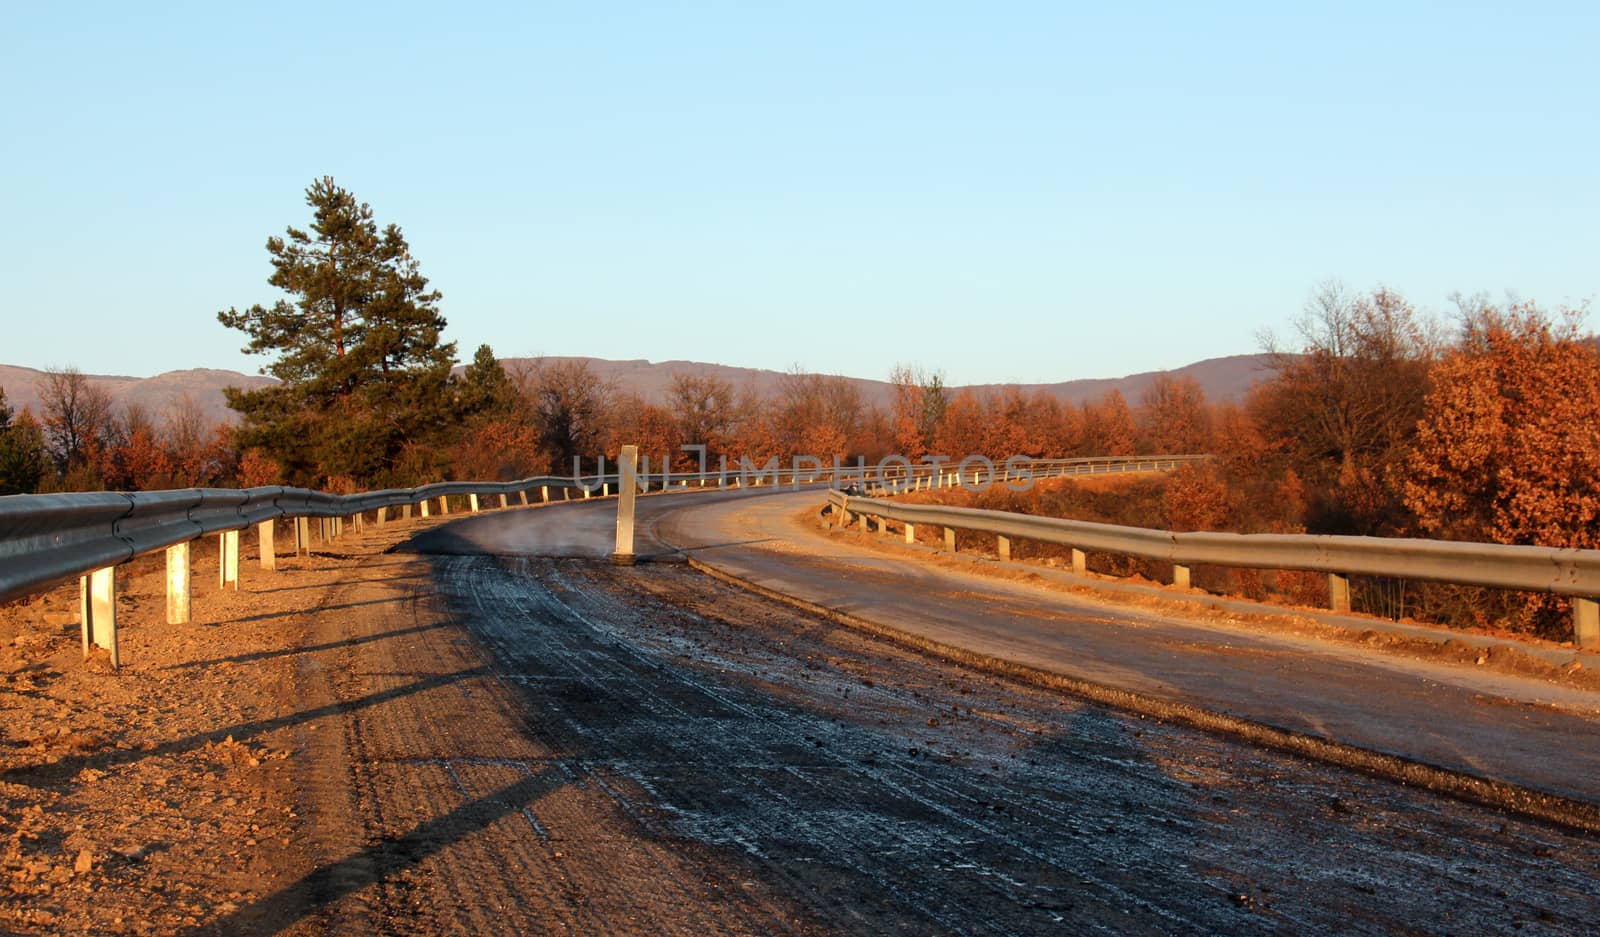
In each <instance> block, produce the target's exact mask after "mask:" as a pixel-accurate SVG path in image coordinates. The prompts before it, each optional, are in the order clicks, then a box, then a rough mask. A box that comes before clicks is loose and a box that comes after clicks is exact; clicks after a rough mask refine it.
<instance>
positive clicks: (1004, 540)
mask: <svg viewBox="0 0 1600 937" xmlns="http://www.w3.org/2000/svg"><path fill="white" fill-rule="evenodd" d="M994 548H995V552H996V553H999V554H1000V562H1002V563H1009V562H1011V538H1010V537H1001V536H996V537H995V538H994Z"/></svg>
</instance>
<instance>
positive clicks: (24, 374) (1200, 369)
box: [0, 355, 1270, 421]
mask: <svg viewBox="0 0 1600 937" xmlns="http://www.w3.org/2000/svg"><path fill="white" fill-rule="evenodd" d="M538 360H543V361H544V362H547V363H549V362H557V361H583V362H587V363H588V365H589V367H590V368H591V369H593V371H594V373H595V376H596V377H597V378H599V379H600V380H603V381H609V382H611V383H613V384H615V385H616V387H617V388H618V389H619V390H621V391H622V392H624V393H628V392H637V393H638V394H639V395H640V396H641V397H644V398H645V399H646V400H651V401H663V400H665V399H666V395H667V388H668V387H669V386H670V385H671V383H672V376H673V375H674V374H677V373H680V372H682V373H693V374H699V375H709V376H714V377H718V378H721V379H723V380H726V381H728V382H730V383H732V384H733V386H734V387H736V388H738V389H740V390H741V391H746V392H753V393H755V394H760V395H769V394H773V393H776V392H777V390H778V389H779V388H780V387H781V386H782V383H783V380H784V378H785V376H786V375H785V374H784V373H783V372H781V371H768V370H763V369H759V368H740V367H734V366H732V365H725V364H708V363H705V362H699V361H644V360H632V361H614V360H610V359H606V358H564V357H556V356H551V357H548V358H544V359H532V358H510V359H507V360H506V362H505V365H506V368H507V370H509V371H511V372H512V373H515V372H516V371H517V370H518V369H525V368H528V367H531V366H533V365H534V364H535V362H536V361H538ZM1161 373H1163V372H1160V371H1146V372H1143V373H1140V374H1130V375H1127V376H1125V377H1116V378H1087V379H1079V380H1073V381H1061V382H1058V383H1054V384H1022V385H1018V386H1020V387H1021V388H1022V390H1023V391H1024V392H1027V393H1032V392H1034V391H1037V390H1043V391H1045V392H1047V393H1050V394H1054V395H1055V396H1056V397H1057V398H1059V399H1061V400H1063V401H1065V402H1067V403H1079V402H1082V401H1085V400H1093V399H1095V398H1098V397H1100V396H1101V395H1103V394H1105V393H1107V392H1108V391H1111V390H1113V389H1115V390H1119V391H1121V392H1122V395H1123V396H1124V397H1126V398H1127V399H1128V402H1129V403H1130V404H1137V403H1138V402H1139V397H1140V395H1141V394H1143V393H1144V391H1145V388H1147V387H1149V386H1150V384H1151V382H1152V381H1154V380H1155V378H1156V376H1157V375H1158V374H1161ZM1171 373H1172V374H1175V375H1181V376H1188V377H1192V378H1194V379H1195V380H1196V381H1198V382H1199V383H1200V386H1201V387H1202V388H1204V389H1205V392H1206V397H1207V398H1208V399H1211V400H1215V401H1224V400H1240V399H1242V398H1243V397H1244V395H1245V393H1246V391H1248V390H1249V389H1250V387H1251V385H1253V384H1255V383H1256V382H1257V381H1259V380H1261V379H1262V378H1264V377H1266V376H1267V375H1268V374H1269V373H1270V372H1269V370H1268V368H1267V364H1266V356H1265V355H1232V356H1229V357H1226V358H1210V359H1207V360H1205V361H1197V362H1195V363H1194V364H1190V365H1186V366H1184V367H1181V368H1177V369H1174V370H1173V371H1172V372H1171ZM44 377H45V375H44V372H42V371H38V370H35V369H33V368H26V367H18V366H15V365H5V364H0V388H4V389H5V393H6V401H7V402H8V403H9V404H10V405H11V407H13V408H14V409H16V410H17V411H19V412H20V411H21V410H22V409H23V408H24V407H27V408H29V409H32V410H33V412H34V413H36V414H37V413H39V412H40V411H41V410H42V407H41V405H40V397H39V386H40V384H42V382H43V380H44ZM88 377H89V379H90V380H91V381H92V382H94V383H95V384H97V385H98V386H100V387H103V388H105V389H106V390H107V391H108V392H109V393H110V394H111V398H112V400H113V401H115V402H117V403H119V404H123V405H127V404H135V405H138V406H142V407H144V408H145V409H146V410H147V411H148V412H150V413H151V414H152V415H154V416H156V417H157V418H158V419H159V418H160V417H161V416H162V415H163V414H165V413H167V412H168V411H169V410H171V409H172V408H174V407H175V406H177V405H179V404H180V403H181V402H182V401H183V400H184V398H185V397H188V398H190V399H192V400H193V401H194V402H195V403H196V404H198V405H199V407H200V408H201V410H202V412H204V413H205V415H206V417H207V418H208V419H210V420H213V421H222V420H231V419H233V416H234V414H233V412H232V411H231V410H229V409H228V408H227V405H226V404H225V403H224V402H223V397H222V389H223V388H224V387H229V386H233V387H261V386H264V385H267V384H271V383H272V379H271V378H268V377H262V376H260V375H253V374H240V373H239V372H237V371H224V370H218V369H214V368H192V369H189V370H184V371H168V372H166V373H165V374H158V375H156V376H155V377H145V378H140V377H128V376H125V375H112V374H91V375H88ZM849 380H850V382H851V383H852V384H854V385H855V386H856V389H857V390H858V391H859V392H860V394H861V399H862V400H863V401H864V402H865V403H867V404H869V405H875V406H887V405H888V404H889V402H890V400H891V399H892V397H893V388H892V386H891V385H890V384H889V383H888V382H887V381H879V380H872V379H869V378H849ZM1003 386H1007V385H1000V384H978V385H973V386H972V388H971V389H972V390H974V391H977V392H980V393H982V392H988V391H996V390H999V389H1000V388H1001V387H1003ZM951 390H952V392H958V391H960V390H962V388H961V387H953V388H951Z"/></svg>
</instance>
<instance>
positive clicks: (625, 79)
mask: <svg viewBox="0 0 1600 937" xmlns="http://www.w3.org/2000/svg"><path fill="white" fill-rule="evenodd" d="M1104 7H1113V8H1114V9H1105V8H1104ZM1513 7H1515V9H1513ZM1596 50H1600V5H1597V4H1595V3H1593V2H1587V3H1575V4H1570V5H1541V4H1535V5H1525V4H1516V5H1513V4H1482V5H1476V4H1417V5H1403V4H1396V3H1374V4H1353V3H1341V4H1327V5H1320V4H1318V5H1311V4H1291V3H1281V2H1279V3H1270V4H1259V5H1248V6H1244V5H1234V6H1229V7H1227V8H1225V9H1214V8H1213V5H1211V4H1191V3H1173V4H1110V5H1105V4H1096V5H1093V7H1091V6H1090V5H1088V4H1078V3H1068V2H1042V3H1011V4H1005V3H995V4H989V3H959V4H957V3H949V4H945V3H929V2H918V3H903V4H902V3H847V4H829V3H822V2H806V3H794V4H786V5H777V4H765V3H742V2H741V3H725V4H659V3H652V4H639V5H632V4H589V3H562V4H505V5H468V4H446V3H438V2H433V3H427V4H419V5H407V4H399V3H384V4H373V5H370V6H367V7H366V8H364V9H356V8H353V7H352V8H349V9H346V8H344V5H341V4H330V5H328V6H327V7H326V8H324V7H323V5H321V4H297V3H276V4H265V5H262V4H257V5H250V6H249V7H248V8H246V7H241V6H239V5H235V4H218V3H195V4H185V5H175V4H166V5H161V6H160V8H159V9H151V8H150V7H149V6H148V5H146V4H131V5H130V4H115V5H111V4H107V5H103V6H95V7H91V6H88V5H83V4H69V5H54V4H42V3H37V4H21V5H13V6H12V7H10V8H9V9H8V11H7V13H6V15H5V17H4V25H3V26H0V85H3V87H4V88H5V102H6V103H5V106H4V108H3V109H0V121H3V129H0V170H3V174H4V179H5V182H4V188H3V190H0V218H3V221H4V223H3V225H0V277H3V283H4V288H3V291H0V309H3V314H4V325H5V330H4V337H3V338H0V363H9V364H19V365H27V366H32V367H42V366H45V365H76V366H77V367H79V368H81V369H83V370H85V371H90V372H100V373H105V372H112V373H125V374H135V375H149V374H154V373H158V372H161V371H165V370H170V369H175V368H185V367H200V366H209V367H224V368H236V369H239V370H246V371H253V370H255V368H256V367H258V366H259V365H260V364H261V363H262V360H261V359H257V358H251V357H249V356H245V355H241V354H240V353H239V351H238V349H239V348H240V346H241V345H242V344H243V336H241V335H239V334H238V333H235V332H230V331H228V330H226V329H224V328H223V327H222V326H221V325H219V324H218V323H217V322H216V318H215V314H216V312H217V310H218V309H222V308H226V307H228V306H240V307H243V306H247V305H250V304H252V303H255V302H269V301H271V300H273V299H275V298H276V294H275V292H274V291H273V290H272V289H271V288H270V287H269V286H268V285H267V283H266V276H267V274H268V272H269V267H268V263H267V254H266V251H265V250H264V248H263V245H264V243H265V240H266V238H267V236H268V235H270V234H277V233H281V232H282V230H283V228H284V227H285V226H286V225H289V224H295V225H303V224H305V223H306V221H307V219H308V218H309V212H308V209H307V208H306V206H305V204H304V202H303V190H304V189H305V187H306V186H307V185H308V184H309V183H310V182H311V181H312V180H313V179H314V178H316V177H319V176H321V175H324V174H327V175H332V176H333V177H334V178H335V179H336V180H337V181H338V182H339V183H340V184H341V185H343V186H345V187H346V188H348V189H350V190H351V191H353V192H354V193H355V194H356V196H357V197H358V198H360V199H362V200H364V201H367V202H369V203H371V205H372V206H373V209H374V211H375V212H376V213H377V217H378V220H379V222H380V223H387V222H391V221H392V222H395V223H398V224H399V225H401V227H402V228H403V229H404V230H405V232H406V234H407V236H408V237H409V239H410V240H411V243H412V247H413V249H414V251H415V253H416V255H417V257H418V258H419V259H420V261H421V263H422V269H423V272H424V273H425V274H427V275H428V276H429V277H431V278H432V280H433V283H434V285H435V286H436V287H438V288H439V289H441V290H442V291H443V292H444V296H445V299H444V304H443V308H444V312H445V315H446V316H447V318H448V319H449V321H450V329H449V335H450V337H452V338H454V339H455V340H457V341H458V342H459V344H460V351H461V354H462V357H463V358H466V357H470V355H471V352H472V350H473V348H475V347H476V346H477V345H478V344H479V343H480V342H489V343H490V344H492V345H493V346H494V348H495V350H496V351H497V352H498V353H499V354H501V355H502V356H518V355H529V354H552V355H565V354H580V355H596V356H601V357H608V358H649V359H652V360H658V361H659V360H665V359H674V358H688V359H699V360H711V361H717V362H721V363H726V364H735V365H744V366H752V367H769V368H779V369H782V368H787V367H789V366H791V365H793V364H800V365H802V366H804V367H806V368H807V369H811V370H818V371H825V372H834V373H844V374H850V375H854V376H861V377H879V378H881V377H884V376H885V375H886V374H887V372H888V370H889V368H890V367H891V366H892V365H893V364H895V363H896V362H897V361H899V362H907V363H917V364H921V365H922V366H924V367H927V368H933V369H942V370H943V371H944V372H945V374H946V375H947V377H948V379H949V380H950V381H951V382H953V383H969V382H980V381H982V382H988V381H1054V380H1067V379H1072V378H1079V377H1104V376H1116V375H1121V374H1124V373H1129V372H1135V371H1143V370H1152V369H1157V368H1166V367H1175V366H1179V365H1182V364H1186V363H1188V362H1191V361H1194V360H1198V359H1201V358H1206V357H1213V356H1217V355H1225V354H1234V353H1244V352H1251V351H1255V350H1257V342H1256V338H1255V336H1256V333H1257V331H1258V330H1259V329H1261V328H1275V329H1278V330H1279V331H1280V332H1281V331H1283V330H1284V329H1285V327H1286V325H1287V324H1288V323H1289V322H1290V321H1291V320H1292V319H1293V318H1294V317H1295V315H1296V314H1297V313H1298V311H1299V309H1300V307H1301V305H1302V304H1303V302H1304V301H1305V299H1306V297H1307V295H1308V294H1309V292H1310V291H1311V289H1312V288H1313V287H1314V286H1315V285H1316V284H1317V283H1318V282H1320V281H1322V280H1325V279H1328V278H1339V279H1342V280H1344V281H1345V282H1346V283H1347V284H1348V285H1350V286H1352V287H1356V288H1362V289H1364V288H1368V287H1371V286H1375V285H1377V284H1380V283H1381V284H1385V285H1388V286H1389V287H1391V288H1394V289H1397V290H1399V291H1400V292H1402V293H1404V294H1405V295H1406V296H1407V297H1409V298H1410V299H1412V300H1413V301H1414V302H1415V303H1417V304H1418V305H1419V306H1423V307H1425V308H1430V309H1439V310H1443V309H1444V308H1446V297H1447V296H1448V295H1449V294H1450V293H1451V292H1452V291H1456V290H1462V291H1466V292H1475V291H1479V290H1486V291H1489V292H1491V293H1493V294H1495V295H1501V294H1503V293H1504V292H1505V291H1507V290H1513V291H1515V292H1516V293H1517V294H1519V295H1520V296H1522V297H1524V298H1528V299H1535V300H1538V301H1539V302H1540V303H1541V304H1546V305H1551V306H1556V305H1560V304H1562V303H1576V302H1580V301H1583V300H1584V299H1586V298H1588V297H1591V296H1594V295H1595V294H1596V293H1597V292H1600V234H1597V233H1596V220H1597V218H1600V126H1597V123H1600V103H1597V102H1600V76H1597V73H1596V71H1597V70H1596V65H1595V60H1596Z"/></svg>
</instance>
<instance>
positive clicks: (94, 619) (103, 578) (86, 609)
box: [78, 566, 122, 670]
mask: <svg viewBox="0 0 1600 937" xmlns="http://www.w3.org/2000/svg"><path fill="white" fill-rule="evenodd" d="M78 587H79V590H80V593H79V600H78V615H79V617H80V618H81V619H82V621H83V656H84V658H85V659H88V657H89V651H90V650H91V649H93V648H95V647H103V648H105V649H106V650H107V651H109V652H110V653H111V668H112V669H113V670H115V669H117V668H119V667H121V666H122V656H121V654H120V653H119V652H118V651H117V568H116V567H115V566H107V567H106V568H105V569H97V570H95V571H94V572H92V573H90V574H89V575H87V576H80V577H78Z"/></svg>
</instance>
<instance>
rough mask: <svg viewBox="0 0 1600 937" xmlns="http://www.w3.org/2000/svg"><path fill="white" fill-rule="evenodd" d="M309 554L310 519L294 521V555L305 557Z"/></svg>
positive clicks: (299, 518) (302, 518)
mask: <svg viewBox="0 0 1600 937" xmlns="http://www.w3.org/2000/svg"><path fill="white" fill-rule="evenodd" d="M310 552H311V518H309V517H297V518H295V519H294V555H295V556H305V555H306V554H307V553H310Z"/></svg>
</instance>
